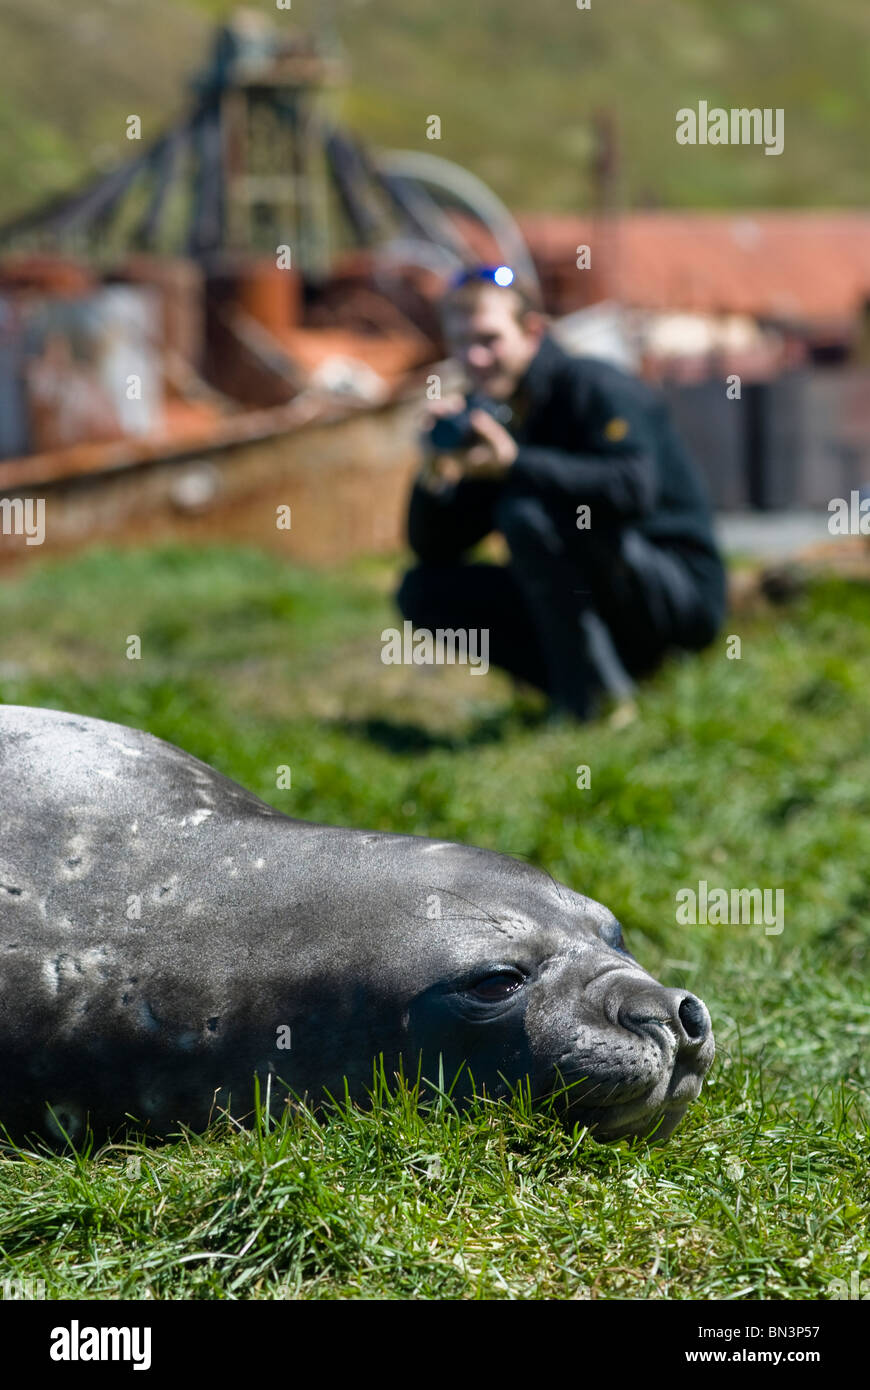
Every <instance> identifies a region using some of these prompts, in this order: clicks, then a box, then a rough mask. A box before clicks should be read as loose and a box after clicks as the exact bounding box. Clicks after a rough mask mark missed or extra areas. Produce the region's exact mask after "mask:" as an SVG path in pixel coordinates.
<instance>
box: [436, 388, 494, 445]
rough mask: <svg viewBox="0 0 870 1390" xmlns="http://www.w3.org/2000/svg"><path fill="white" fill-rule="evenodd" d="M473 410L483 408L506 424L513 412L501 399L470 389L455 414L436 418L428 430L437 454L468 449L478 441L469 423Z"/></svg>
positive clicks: (475, 432)
mask: <svg viewBox="0 0 870 1390" xmlns="http://www.w3.org/2000/svg"><path fill="white" fill-rule="evenodd" d="M473 410H485V411H486V413H487V415H491V416H492V417H493V419H494V420H498V421H499V423H500V424H502V425H507V424H508V423H509V422H510V419H511V417H512V414H513V412H512V411H511V408H510V406H508V405H505V404H504V402H501V401H492V400H490V399H489V397H487V396H481V395H479V394H478V393H477V392H475V391H472V392H471V393H470V395H468V396H466V398H465V405H464V406H463V408H462V410H459V411H457V412H456V414H455V415H444V416H442V417H441V419H440V420H436V421H435V424H434V425H433V426H432V429H431V430H430V431H429V435H428V440H429V444H430V446H431V447H432V448H433V449H434V450H435V452H436V453H438V454H452V453H454V452H456V451H457V450H460V449H470V448H471V447H472V445H473V444H477V443H479V441H480V435H479V434H478V433H477V431H476V430H475V428H474V426H473V425H472V423H471V412H472V411H473Z"/></svg>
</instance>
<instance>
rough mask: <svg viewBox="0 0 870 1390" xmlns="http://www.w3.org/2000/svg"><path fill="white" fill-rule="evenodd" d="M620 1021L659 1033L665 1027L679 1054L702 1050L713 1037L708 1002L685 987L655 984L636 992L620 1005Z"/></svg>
mask: <svg viewBox="0 0 870 1390" xmlns="http://www.w3.org/2000/svg"><path fill="white" fill-rule="evenodd" d="M618 1018H619V1022H620V1023H621V1024H622V1026H623V1027H624V1028H629V1029H630V1030H631V1031H632V1032H639V1031H640V1032H645V1033H651V1034H652V1035H653V1036H657V1035H658V1030H659V1029H661V1028H666V1029H667V1030H668V1031H669V1032H670V1033H671V1034H672V1035H673V1037H674V1039H675V1041H676V1044H677V1051H678V1054H679V1055H686V1054H690V1053H694V1052H699V1051H701V1050H702V1049H703V1047H704V1045H705V1043H707V1042H708V1041H710V1040H711V1038H712V1024H711V1023H710V1015H709V1013H708V1012H707V1008H706V1005H705V1004H703V1003H702V1002H701V1000H700V999H698V998H697V997H696V996H695V995H694V994H687V993H686V991H685V990H682V989H665V988H664V987H663V986H654V987H652V988H650V989H648V990H643V991H642V992H640V993H636V992H635V993H633V994H632V995H631V996H630V997H629V998H628V999H627V1000H625V1001H624V1003H623V1004H622V1005H621V1006H620V1008H619V1013H618Z"/></svg>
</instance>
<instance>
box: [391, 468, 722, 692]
mask: <svg viewBox="0 0 870 1390" xmlns="http://www.w3.org/2000/svg"><path fill="white" fill-rule="evenodd" d="M496 524H497V528H498V530H500V531H501V532H502V534H503V535H504V537H505V539H506V541H507V544H508V548H509V550H510V556H511V558H510V563H509V564H508V565H505V566H502V565H487V564H468V563H464V562H463V561H462V560H461V559H458V560H456V561H455V562H453V563H449V562H444V563H431V562H429V563H423V564H421V565H419V566H418V567H417V568H416V569H413V570H410V571H409V572H408V573H407V574H406V575H405V577H404V580H403V582H402V585H401V588H400V589H399V592H398V595H397V601H398V604H399V608H400V609H401V612H402V614H403V616H404V617H405V618H407V619H410V620H411V621H412V622H413V623H414V626H415V627H422V628H428V629H430V630H432V629H435V628H438V627H441V628H466V629H468V628H486V629H488V630H489V656H490V661H491V662H492V663H493V664H494V665H496V666H501V667H502V668H503V669H504V670H506V671H509V672H510V673H511V674H512V675H514V676H516V677H518V678H520V679H521V680H525V681H528V682H530V683H531V684H533V685H536V686H538V687H540V688H541V689H542V690H545V691H546V692H547V693H548V694H549V695H550V696H551V698H552V699H553V700H554V702H555V703H556V704H557V705H559V706H560V707H562V708H565V709H568V710H570V711H571V712H573V713H575V714H577V715H579V716H580V717H587V716H588V715H589V714H590V713H591V712H592V709H593V707H594V702H595V699H596V697H597V695H599V694H600V693H601V692H602V691H609V692H610V693H613V694H616V695H624V694H627V693H628V692H629V691H630V690H631V688H632V678H633V677H637V676H641V675H645V674H647V673H649V672H650V671H652V670H653V669H654V668H655V667H656V666H657V665H658V664H659V662H660V661H661V659H662V657H663V656H664V655H665V653H666V652H667V651H668V650H670V649H673V648H684V649H685V648H687V649H689V650H696V649H698V648H700V647H703V646H706V645H707V644H708V643H709V642H710V641H711V640H712V638H713V636H714V635H715V631H716V624H715V622H713V621H712V620H711V616H710V614H709V612H708V610H707V608H706V606H705V604H704V602H703V600H702V597H701V595H700V592H699V589H698V586H697V583H696V581H695V579H694V577H693V576H692V574H691V572H690V570H689V569H688V567H687V566H686V565H685V564H684V563H683V561H682V559H681V558H680V557H679V556H678V555H676V554H674V553H673V552H670V551H668V550H666V549H663V548H660V547H658V546H656V545H653V544H652V543H651V542H650V541H648V540H647V538H646V537H645V536H642V535H641V534H640V533H639V532H638V531H635V530H633V529H631V528H630V527H607V528H603V527H600V526H599V527H598V528H594V527H593V528H592V529H590V530H588V531H577V530H573V531H569V530H566V529H565V528H564V527H563V526H561V525H560V524H559V523H558V521H557V520H556V519H555V517H554V516H553V515H552V514H551V513H550V512H549V511H548V509H547V508H546V506H545V504H544V502H543V501H542V500H541V499H540V498H538V497H532V496H528V495H524V494H516V493H512V492H506V493H505V494H504V495H503V496H502V498H501V499H500V500H499V502H498V504H497V506H496Z"/></svg>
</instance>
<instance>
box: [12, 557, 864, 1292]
mask: <svg viewBox="0 0 870 1390" xmlns="http://www.w3.org/2000/svg"><path fill="white" fill-rule="evenodd" d="M393 581H394V567H392V566H391V565H389V564H388V563H386V562H381V561H377V562H375V561H367V562H362V563H360V564H358V565H356V566H354V567H353V568H352V569H351V570H348V571H346V572H343V573H338V574H333V575H331V576H329V577H326V576H322V575H315V574H312V573H308V572H302V571H299V570H294V569H291V568H288V567H287V566H285V565H284V564H283V563H281V562H280V561H278V560H276V559H273V558H270V557H267V556H265V555H260V554H258V553H255V552H251V551H243V550H238V549H231V548H216V547H215V548H206V549H202V550H191V551H185V550H181V549H178V548H163V549H158V550H139V551H134V552H126V553H118V552H111V551H105V552H97V551H92V552H90V553H88V554H83V555H81V556H78V557H76V558H73V559H70V560H67V561H64V562H54V563H51V564H44V565H43V566H42V567H41V568H34V569H33V570H31V571H28V572H27V573H26V574H22V575H21V576H8V575H7V576H6V577H5V579H4V582H3V584H2V586H0V631H2V633H3V637H2V646H0V698H2V699H3V700H5V701H7V702H19V703H25V704H27V703H30V704H46V705H53V706H59V707H63V708H67V709H72V710H76V711H79V712H81V713H84V714H90V715H96V716H100V717H103V718H109V719H117V720H120V721H122V722H127V723H130V724H134V725H138V726H140V727H142V728H147V729H149V730H151V731H152V732H154V733H156V734H159V735H160V736H161V737H163V738H168V739H170V740H171V741H172V742H174V743H177V744H179V745H180V746H182V747H184V748H186V749H188V750H189V751H190V752H191V753H194V754H196V755H197V756H199V757H202V758H205V759H206V760H207V761H209V762H211V763H212V764H213V765H215V766H216V767H218V768H219V769H220V770H221V771H223V772H225V773H227V774H228V775H230V776H232V777H234V778H236V779H237V780H239V781H241V782H243V783H244V784H245V785H246V786H248V787H250V788H251V789H252V790H254V791H256V792H257V793H258V794H260V795H261V796H263V797H264V798H265V799H267V800H269V801H270V802H272V803H273V804H275V805H276V806H279V807H280V808H281V809H282V810H285V811H287V812H289V813H291V814H294V815H300V816H303V817H308V818H311V819H320V820H324V821H331V822H334V823H338V824H346V825H354V826H365V827H373V828H381V829H386V830H396V831H415V832H419V833H421V834H427V835H443V836H447V837H450V838H452V839H458V840H467V841H470V842H473V843H475V844H480V845H484V846H487V847H491V848H494V849H499V850H504V851H508V852H511V853H514V854H517V855H522V856H526V857H528V858H530V859H531V860H533V861H534V862H535V863H538V864H541V865H542V866H544V867H546V868H547V869H548V870H549V871H550V872H552V873H553V874H554V875H555V876H556V877H557V878H559V879H562V880H564V881H565V882H567V883H569V884H570V885H571V886H572V887H574V888H577V889H579V890H581V891H583V892H585V893H588V894H590V895H591V896H593V897H595V898H598V899H600V900H602V901H603V902H605V903H607V905H608V906H609V907H611V908H612V909H613V910H614V911H615V912H616V913H617V915H618V916H619V917H620V918H621V920H622V921H623V924H624V927H625V931H626V937H627V941H628V945H629V948H630V949H631V950H632V951H633V952H634V954H635V955H637V957H638V958H639V959H640V961H641V963H642V964H643V965H644V966H645V967H646V968H647V969H649V970H650V971H651V972H652V973H653V974H655V975H656V976H657V977H658V978H659V979H661V980H662V981H663V982H664V983H666V984H669V985H676V986H687V987H689V988H691V989H693V990H695V991H696V992H697V993H698V994H700V995H701V997H702V998H703V999H704V1000H705V1001H706V1002H707V1004H708V1005H709V1007H710V1011H711V1014H712V1016H713V1021H714V1027H715V1031H716V1037H717V1045H718V1057H717V1061H716V1063H715V1065H714V1068H713V1071H712V1072H711V1075H710V1078H709V1080H708V1082H707V1084H706V1085H705V1087H704V1089H703V1092H702V1096H701V1099H700V1100H699V1101H698V1102H697V1104H696V1105H695V1106H694V1107H692V1109H691V1110H690V1112H689V1115H688V1116H687V1118H686V1120H685V1121H684V1123H683V1125H682V1127H681V1128H680V1129H679V1130H678V1131H677V1134H676V1135H675V1136H674V1138H673V1139H672V1140H671V1141H670V1143H668V1144H667V1145H666V1146H664V1147H663V1148H662V1149H650V1148H648V1147H647V1146H645V1145H641V1146H639V1147H636V1148H630V1147H628V1146H627V1145H625V1144H620V1145H616V1146H613V1147H603V1146H600V1145H597V1144H595V1143H594V1142H593V1141H592V1140H591V1139H590V1138H589V1137H588V1136H585V1135H584V1134H583V1133H582V1132H580V1133H575V1134H573V1135H571V1134H566V1133H564V1132H563V1131H562V1130H561V1129H560V1128H559V1126H558V1125H557V1124H556V1123H555V1122H554V1121H553V1120H552V1119H551V1118H550V1117H549V1116H547V1115H546V1114H532V1113H529V1111H528V1108H527V1107H526V1106H525V1105H524V1103H523V1101H522V1099H521V1098H519V1099H517V1100H516V1101H515V1102H514V1103H513V1105H507V1104H504V1105H500V1106H498V1107H491V1106H490V1107H486V1106H482V1107H481V1108H480V1109H479V1111H478V1112H477V1113H472V1114H469V1115H462V1116H459V1115H457V1114H455V1113H454V1112H453V1110H452V1108H451V1106H450V1104H449V1101H447V1100H446V1099H445V1100H443V1101H442V1102H441V1103H440V1105H437V1106H436V1107H435V1109H434V1110H432V1111H429V1112H427V1113H423V1114H421V1113H419V1112H418V1110H417V1108H416V1107H415V1106H414V1104H413V1097H411V1096H409V1095H408V1094H407V1092H406V1091H405V1090H404V1089H401V1088H400V1089H399V1092H398V1094H397V1095H395V1096H393V1098H392V1099H391V1098H390V1097H388V1096H386V1095H384V1094H383V1093H382V1090H380V1091H379V1094H378V1100H377V1104H376V1105H375V1108H374V1109H373V1110H372V1111H371V1112H369V1113H363V1112H360V1111H357V1110H346V1111H343V1112H342V1113H339V1114H335V1115H331V1116H318V1117H314V1116H311V1115H309V1114H308V1113H307V1112H300V1113H299V1114H297V1115H296V1116H294V1117H293V1118H292V1119H291V1120H289V1121H288V1123H287V1124H286V1125H284V1126H280V1127H278V1129H277V1130H273V1131H272V1132H268V1133H267V1132H265V1129H264V1128H261V1129H260V1130H254V1131H252V1132H249V1133H240V1132H238V1131H236V1130H235V1129H233V1128H231V1127H229V1126H227V1125H226V1124H224V1125H223V1126H221V1125H219V1126H218V1127H217V1128H216V1130H215V1131H214V1132H213V1133H211V1134H209V1135H208V1136H206V1137H204V1138H203V1137H199V1136H191V1135H181V1136H179V1138H178V1140H177V1141H176V1142H173V1143H169V1144H166V1145H164V1146H162V1147H152V1148H145V1147H143V1146H141V1145H138V1144H131V1145H129V1146H126V1147H123V1146H122V1147H115V1148H107V1149H104V1150H103V1151H102V1152H91V1153H89V1154H79V1155H76V1156H74V1157H63V1156H48V1155H42V1154H40V1155H30V1156H27V1155H25V1154H18V1155H14V1154H9V1155H7V1157H5V1158H4V1159H0V1277H2V1278H9V1277H13V1276H17V1277H19V1278H27V1277H30V1278H40V1277H42V1278H44V1279H45V1280H46V1285H47V1292H48V1295H49V1296H50V1297H95V1298H96V1297H100V1298H105V1297H125V1298H130V1297H133V1298H135V1297H143V1296H154V1297H172V1298H192V1297H196V1298H250V1297H254V1296H256V1297H264V1298H269V1297H304V1298H335V1297H374V1296H378V1297H391V1298H393V1297H395V1298H401V1297H422V1298H436V1297H437V1298H445V1297H446V1298H456V1297H461V1298H464V1297H471V1298H474V1297H495V1298H499V1297H518V1298H538V1297H557V1298H571V1297H580V1298H585V1297H593V1298H646V1297H653V1298H669V1299H683V1298H702V1299H703V1298H729V1299H743V1298H745V1299H753V1298H788V1299H804V1298H820V1297H825V1291H826V1289H827V1286H828V1284H829V1282H830V1281H831V1280H832V1279H833V1278H844V1279H846V1281H847V1283H848V1280H849V1277H850V1275H851V1273H852V1271H854V1270H856V1269H859V1268H860V1266H861V1262H862V1260H864V1259H866V1258H867V1255H868V1253H870V1241H868V1217H870V1183H868V1158H870V1136H868V1107H867V1080H868V1054H870V1047H868V1040H870V1004H868V998H867V985H866V981H867V971H868V926H867V920H868V907H870V890H868V888H867V879H866V865H867V863H868V860H870V819H868V815H867V812H868V809H870V741H868V738H867V734H866V690H867V688H868V684H870V643H868V637H870V603H868V590H867V587H865V586H861V585H857V584H852V585H849V584H845V583H842V582H834V581H831V582H828V583H817V584H816V586H815V587H814V588H813V589H812V590H811V592H810V594H809V596H808V597H807V598H806V599H805V600H803V601H802V602H801V603H800V604H799V605H797V606H795V607H793V608H790V609H788V610H785V611H780V612H777V613H773V614H770V615H767V616H760V617H755V618H753V619H752V620H746V619H743V618H740V619H738V618H731V619H730V620H729V623H728V625H727V629H726V630H727V632H729V633H738V634H739V635H740V636H741V638H742V658H741V659H740V660H739V661H729V660H727V659H726V658H725V640H724V634H723V638H722V640H721V641H720V642H718V643H717V644H716V645H715V646H714V647H713V648H712V649H711V650H710V651H708V652H707V653H705V654H704V655H703V656H702V657H700V658H698V659H692V660H686V661H680V662H675V663H673V664H671V665H669V666H668V667H667V668H666V669H665V670H663V671H662V672H661V673H660V675H659V676H658V677H657V678H656V679H655V680H654V681H653V682H651V683H650V684H648V685H647V686H646V687H645V688H644V690H643V692H642V696H641V700H640V717H639V719H638V720H637V721H635V723H633V724H631V725H629V726H628V727H627V728H624V729H621V730H615V729H612V728H610V727H609V726H608V725H606V724H605V723H603V722H599V723H595V724H591V725H589V726H583V727H581V726H577V727H576V728H571V727H565V726H561V725H549V724H545V723H543V722H542V721H541V717H540V716H541V713H542V707H541V705H540V703H538V702H536V701H535V700H534V699H526V700H525V701H518V700H517V699H515V698H514V697H513V695H512V692H511V688H510V686H509V684H508V683H507V681H505V680H504V679H503V678H502V677H501V676H500V675H498V674H497V673H490V674H489V675H488V676H486V677H485V678H481V677H474V678H471V677H470V676H469V675H468V673H467V672H465V671H462V670H460V669H453V670H450V669H428V670H420V669H419V668H405V667H385V666H383V665H382V664H381V662H380V659H379V657H380V647H381V643H380V632H381V630H382V628H384V627H386V626H389V625H391V624H392V623H393V622H394V621H395V617H394V614H393V610H392V608H391V605H390V597H389V595H390V589H391V585H392V583H393ZM134 633H135V634H137V635H139V636H140V637H141V639H142V650H143V655H142V660H141V661H128V660H127V659H126V657H125V650H126V640H127V637H128V636H129V635H131V634H134ZM283 763H289V764H290V765H291V766H292V769H293V779H292V780H293V785H292V790H286V791H281V790H276V788H275V769H276V767H278V766H279V765H280V764H283ZM580 763H585V764H588V765H589V766H590V768H591V770H592V785H591V788H590V789H589V790H587V791H580V790H578V789H577V787H576V775H575V769H576V767H577V765H578V764H580ZM700 879H706V880H707V881H708V883H709V884H710V885H711V887H712V886H716V885H723V886H726V885H727V886H747V887H748V886H753V885H760V886H767V887H776V888H780V887H781V888H783V889H784V891H785V929H784V931H783V932H782V934H781V935H779V936H773V935H770V936H768V935H765V934H764V932H763V930H762V929H760V928H750V927H741V926H734V925H732V926H697V927H681V926H678V925H677V923H676V921H675V903H674V895H675V892H676V891H677V889H678V888H680V887H685V886H691V885H695V884H696V883H697V882H698V881H699V880H700ZM137 1160H138V1162H137Z"/></svg>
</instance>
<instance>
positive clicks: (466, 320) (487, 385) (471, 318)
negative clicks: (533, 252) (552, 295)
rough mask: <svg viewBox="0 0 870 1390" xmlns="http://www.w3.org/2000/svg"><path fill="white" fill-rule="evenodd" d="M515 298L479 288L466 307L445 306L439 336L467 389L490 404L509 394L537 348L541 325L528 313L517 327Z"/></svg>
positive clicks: (495, 289) (538, 318)
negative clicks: (487, 398) (465, 379)
mask: <svg viewBox="0 0 870 1390" xmlns="http://www.w3.org/2000/svg"><path fill="white" fill-rule="evenodd" d="M516 311H517V301H516V297H515V296H514V295H513V294H511V293H510V291H509V290H502V289H499V288H498V287H497V286H495V285H492V286H488V285H484V286H483V287H482V288H481V290H480V291H479V293H478V294H477V295H476V297H475V299H474V301H473V303H472V304H465V305H459V304H454V305H447V307H446V308H445V311H444V336H445V338H446V340H447V348H448V351H449V353H450V355H451V357H455V358H456V359H457V361H459V362H460V363H461V364H462V367H463V369H464V371H465V373H466V375H467V376H468V379H469V383H470V385H471V387H472V388H473V389H474V390H476V391H480V392H481V393H482V394H483V395H485V396H490V397H491V398H492V399H493V400H496V401H504V400H507V399H508V398H509V397H510V396H512V395H513V393H514V391H515V390H516V388H517V385H518V384H519V381H520V379H521V377H522V376H523V374H524V373H525V371H526V368H527V367H528V365H529V363H530V362H531V360H532V358H533V357H534V356H535V353H536V352H537V351H538V347H539V346H540V342H541V337H542V335H543V331H544V328H543V321H542V320H541V319H540V317H539V316H538V315H536V314H529V315H527V316H526V318H525V319H524V320H523V322H522V323H520V322H519V321H518V319H517V312H516Z"/></svg>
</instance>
